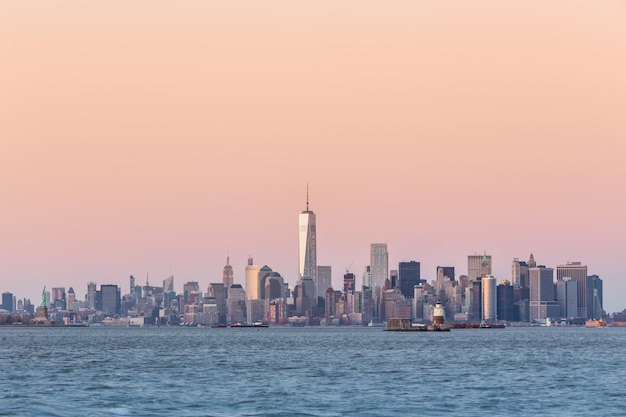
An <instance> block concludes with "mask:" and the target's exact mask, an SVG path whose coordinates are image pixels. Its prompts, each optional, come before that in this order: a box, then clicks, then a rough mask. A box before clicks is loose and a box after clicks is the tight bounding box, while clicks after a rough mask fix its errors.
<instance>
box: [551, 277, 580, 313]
mask: <svg viewBox="0 0 626 417" xmlns="http://www.w3.org/2000/svg"><path fill="white" fill-rule="evenodd" d="M556 302H557V303H559V312H560V315H561V318H565V317H576V316H577V315H578V286H577V284H576V281H572V279H571V278H569V277H565V278H563V279H560V280H557V281H556Z"/></svg>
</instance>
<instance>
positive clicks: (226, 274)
mask: <svg viewBox="0 0 626 417" xmlns="http://www.w3.org/2000/svg"><path fill="white" fill-rule="evenodd" d="M233 280H234V274H233V267H232V266H231V265H230V256H226V265H225V266H224V270H223V271H222V284H224V288H230V287H231V285H233V283H234V282H233Z"/></svg>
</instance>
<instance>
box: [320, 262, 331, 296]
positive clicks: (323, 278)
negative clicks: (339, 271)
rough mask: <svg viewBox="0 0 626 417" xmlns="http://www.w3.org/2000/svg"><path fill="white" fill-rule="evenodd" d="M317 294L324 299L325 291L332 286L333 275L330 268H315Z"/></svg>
mask: <svg viewBox="0 0 626 417" xmlns="http://www.w3.org/2000/svg"><path fill="white" fill-rule="evenodd" d="M317 286H318V288H317V292H318V294H319V295H320V296H322V297H324V296H325V294H326V290H327V289H329V288H331V287H332V286H333V274H332V267H330V266H321V265H318V267H317Z"/></svg>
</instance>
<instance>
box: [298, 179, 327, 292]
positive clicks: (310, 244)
mask: <svg viewBox="0 0 626 417" xmlns="http://www.w3.org/2000/svg"><path fill="white" fill-rule="evenodd" d="M299 226H300V231H299V257H298V277H299V279H302V278H304V277H310V278H311V279H312V280H313V284H314V286H315V289H314V294H312V295H309V297H310V298H311V299H314V300H315V301H316V302H317V296H318V292H317V291H318V289H317V287H318V282H317V244H316V242H317V236H316V233H317V231H316V228H317V226H316V221H315V213H313V212H312V211H311V210H309V187H308V185H307V191H306V210H305V211H303V212H302V213H300V215H299ZM324 291H325V290H322V291H321V293H319V295H321V296H323V295H324Z"/></svg>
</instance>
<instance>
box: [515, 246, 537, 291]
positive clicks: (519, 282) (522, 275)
mask: <svg viewBox="0 0 626 417" xmlns="http://www.w3.org/2000/svg"><path fill="white" fill-rule="evenodd" d="M530 256H531V257H532V256H533V255H532V254H531V255H530ZM511 284H513V286H514V287H528V285H529V283H528V264H527V263H526V262H524V261H520V260H519V259H517V258H515V259H513V264H512V267H511Z"/></svg>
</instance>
